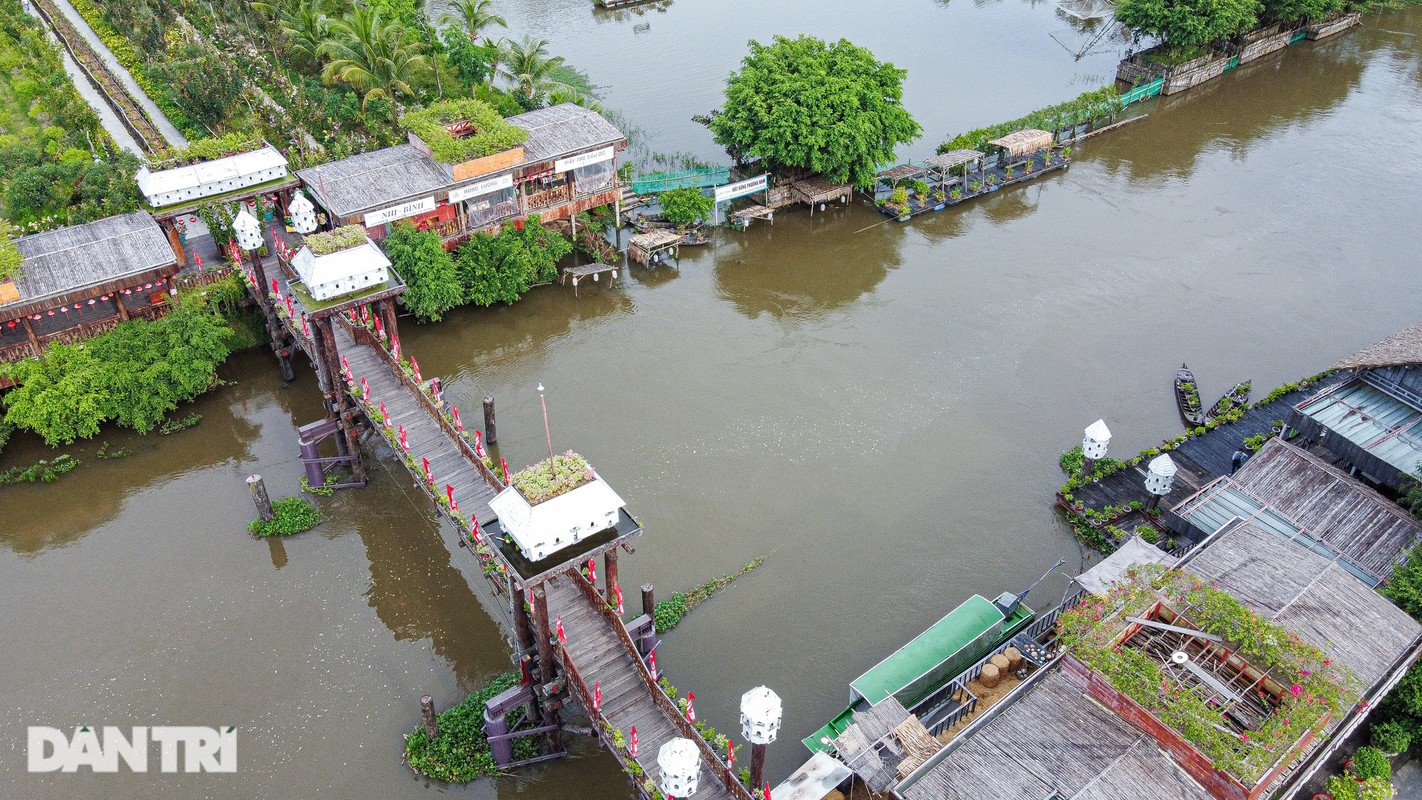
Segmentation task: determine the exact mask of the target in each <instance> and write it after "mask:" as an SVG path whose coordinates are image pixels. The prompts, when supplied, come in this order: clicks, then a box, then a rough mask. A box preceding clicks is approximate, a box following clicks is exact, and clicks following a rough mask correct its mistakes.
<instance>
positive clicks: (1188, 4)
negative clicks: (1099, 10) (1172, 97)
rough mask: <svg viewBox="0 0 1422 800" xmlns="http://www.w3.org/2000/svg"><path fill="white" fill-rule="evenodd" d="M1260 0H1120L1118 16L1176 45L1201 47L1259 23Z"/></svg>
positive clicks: (1125, 23)
mask: <svg viewBox="0 0 1422 800" xmlns="http://www.w3.org/2000/svg"><path fill="white" fill-rule="evenodd" d="M1261 9H1262V6H1261V4H1260V2H1259V0H1118V2H1117V3H1116V19H1117V20H1118V21H1120V23H1121V24H1122V25H1125V26H1126V27H1127V28H1130V29H1131V30H1133V31H1135V32H1137V33H1145V34H1150V35H1152V36H1159V37H1160V38H1162V39H1164V40H1165V41H1166V42H1167V43H1168V44H1170V45H1172V46H1175V47H1202V46H1204V45H1208V44H1211V43H1213V42H1218V41H1221V40H1223V39H1228V38H1230V37H1231V36H1237V35H1239V34H1241V33H1244V32H1245V31H1247V30H1249V29H1250V28H1253V27H1255V26H1256V25H1258V24H1259V12H1260V10H1261Z"/></svg>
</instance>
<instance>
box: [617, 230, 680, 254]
mask: <svg viewBox="0 0 1422 800" xmlns="http://www.w3.org/2000/svg"><path fill="white" fill-rule="evenodd" d="M680 241H681V234H680V233H677V232H676V231H669V230H666V229H661V228H659V229H657V230H651V231H647V232H646V233H639V234H636V235H635V236H633V237H632V238H631V240H630V241H629V244H631V245H632V246H633V247H640V248H642V249H643V250H655V249H656V248H658V247H666V246H668V245H672V244H676V243H678V242H680Z"/></svg>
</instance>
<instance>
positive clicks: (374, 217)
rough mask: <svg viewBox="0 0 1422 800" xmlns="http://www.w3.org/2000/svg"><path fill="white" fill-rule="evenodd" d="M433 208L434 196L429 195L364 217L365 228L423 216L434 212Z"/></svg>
mask: <svg viewBox="0 0 1422 800" xmlns="http://www.w3.org/2000/svg"><path fill="white" fill-rule="evenodd" d="M434 207H435V199H434V195H430V196H429V197H422V198H420V199H419V200H411V201H409V202H406V203H401V204H400V205H398V206H389V207H388V208H382V209H380V210H378V211H372V212H370V213H369V214H366V215H365V227H367V228H373V227H375V226H376V225H384V224H385V223H387V222H394V221H395V220H397V219H404V218H406V217H413V216H415V215H416V214H423V213H424V212H426V211H434Z"/></svg>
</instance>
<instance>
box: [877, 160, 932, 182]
mask: <svg viewBox="0 0 1422 800" xmlns="http://www.w3.org/2000/svg"><path fill="white" fill-rule="evenodd" d="M924 172H925V170H924V168H923V167H920V166H918V165H916V164H900V165H898V166H896V167H889V168H888V169H886V170H883V171H881V172H879V173H877V174H875V176H874V177H876V178H878V179H879V180H881V181H901V180H904V179H906V178H916V177H918V176H919V175H922V174H923V173H924Z"/></svg>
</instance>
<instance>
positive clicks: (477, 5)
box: [439, 0, 509, 42]
mask: <svg viewBox="0 0 1422 800" xmlns="http://www.w3.org/2000/svg"><path fill="white" fill-rule="evenodd" d="M491 6H493V0H457V2H455V4H454V5H453V6H451V7H450V10H449V11H446V12H444V15H443V16H441V17H440V18H439V21H440V24H441V25H457V26H458V27H459V28H460V29H461V30H463V31H464V35H466V36H468V37H469V41H470V42H477V41H479V31H482V30H484V29H486V28H490V27H492V26H494V25H497V26H499V27H500V28H507V27H508V26H509V24H508V22H506V21H505V20H504V18H503V17H501V16H499V15H498V14H495V13H494V11H493V9H492V8H491Z"/></svg>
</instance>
